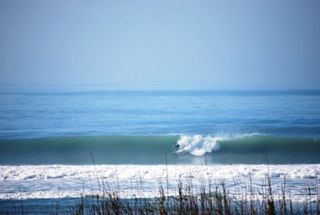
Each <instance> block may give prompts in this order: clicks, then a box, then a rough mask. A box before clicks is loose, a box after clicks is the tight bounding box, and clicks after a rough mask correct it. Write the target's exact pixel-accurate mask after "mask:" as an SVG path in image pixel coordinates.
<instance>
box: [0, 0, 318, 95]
mask: <svg viewBox="0 0 320 215" xmlns="http://www.w3.org/2000/svg"><path fill="white" fill-rule="evenodd" d="M0 84H2V85H32V86H37V85H74V84H76V85H78V84H90V85H91V84H105V85H107V86H115V85H116V86H123V87H125V88H164V89H165V88H172V87H173V88H204V89H207V88H216V87H238V86H244V87H246V86H249V87H274V86H276V87H277V86H282V87H295V88H297V87H298V88H299V87H303V88H309V87H311V88H316V87H318V86H320V1H318V0H306V1H304V0H281V1H279V0H266V1H264V0H261V1H256V0H250V1H243V0H237V1H222V0H221V1H215V0H208V1H206V0H193V1H189V0H180V1H177V0H145V1H140V0H114V1H103V0H101V1H99V0H96V1H80V0H79V1H73V0H68V1H65V0H50V1H49V0H38V1H35V0H19V1H18V0H0ZM120 88H121V87H120Z"/></svg>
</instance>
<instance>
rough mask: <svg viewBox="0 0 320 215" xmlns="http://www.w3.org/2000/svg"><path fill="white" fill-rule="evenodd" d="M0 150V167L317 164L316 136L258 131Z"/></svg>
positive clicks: (10, 145)
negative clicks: (21, 165)
mask: <svg viewBox="0 0 320 215" xmlns="http://www.w3.org/2000/svg"><path fill="white" fill-rule="evenodd" d="M0 148H1V151H0V164H1V165H17V164H19V165H20V164H93V163H97V164H165V163H168V164H204V163H206V164H211V163H244V164H245V163H248V164H251V163H255V164H262V163H274V164H289V163H319V162H320V157H319V151H320V141H319V140H318V139H314V138H306V137H280V136H270V135H259V134H246V135H211V136H210V135H207V136H205V135H164V136H158V135H155V136H92V137H52V138H38V139H16V140H12V139H8V140H0Z"/></svg>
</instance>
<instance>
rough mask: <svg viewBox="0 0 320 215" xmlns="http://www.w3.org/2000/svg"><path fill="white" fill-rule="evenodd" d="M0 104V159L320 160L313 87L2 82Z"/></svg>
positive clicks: (319, 101) (317, 94)
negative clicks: (121, 87)
mask: <svg viewBox="0 0 320 215" xmlns="http://www.w3.org/2000/svg"><path fill="white" fill-rule="evenodd" d="M0 104H1V106H0V147H1V152H0V163H2V164H16V163H18V164H23V163H26V164H29V163H31V164H42V163H44V164H47V163H49V164H51V163H70V164H78V163H79V164H81V163H88V162H89V163H90V162H92V160H91V159H90V156H92V155H90V153H92V154H93V155H94V157H95V158H96V162H98V163H106V164H110V163H112V164H113V163H116V164H119V163H150V164H156V163H164V162H165V161H164V154H166V156H167V158H166V159H168V160H167V161H166V162H169V163H170V162H172V163H189V162H191V161H190V160H193V161H194V158H190V157H192V156H193V157H201V156H202V157H205V159H206V162H209V163H210V162H213V163H215V162H227V163H237V162H239V163H246V162H248V163H257V162H258V163H259V162H271V163H273V162H274V163H279V162H280V163H282V162H285V163H290V162H294V163H297V162H298V163H300V162H301V163H317V162H319V161H320V158H318V154H319V152H320V151H319V149H320V146H319V145H320V142H319V141H318V139H319V137H320V91H319V90H300V91H299V90H289V91H285V90H269V91H265V90H212V91H111V90H104V89H99V88H98V89H97V88H85V89H81V88H78V89H75V88H1V91H0ZM230 145H231V146H230ZM288 152H290V153H289V155H288ZM248 153H249V154H248ZM133 154H134V155H135V156H134V155H133ZM213 154H214V156H213ZM284 154H286V155H288V156H289V157H288V158H287V159H283V155H284ZM302 154H304V155H305V156H302ZM35 155H36V157H35ZM187 155H188V156H187ZM290 155H292V156H291V157H290ZM300 155H301V156H300ZM262 157H263V158H262ZM262 160H263V161H262ZM281 161H282V162H281Z"/></svg>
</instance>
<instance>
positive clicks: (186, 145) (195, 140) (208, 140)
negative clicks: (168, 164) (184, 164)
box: [176, 135, 224, 156]
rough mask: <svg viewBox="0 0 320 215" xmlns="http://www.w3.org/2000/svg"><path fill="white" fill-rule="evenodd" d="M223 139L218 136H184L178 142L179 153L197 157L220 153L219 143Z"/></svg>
mask: <svg viewBox="0 0 320 215" xmlns="http://www.w3.org/2000/svg"><path fill="white" fill-rule="evenodd" d="M223 139H224V138H223V137H216V136H202V135H194V136H188V135H182V136H181V137H180V139H179V140H178V142H177V145H176V146H177V151H176V152H177V153H184V152H188V153H190V154H192V155H195V156H203V155H204V154H206V153H211V152H214V151H218V150H219V148H220V146H219V141H221V140H223Z"/></svg>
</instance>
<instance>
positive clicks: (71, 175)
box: [0, 164, 320, 201]
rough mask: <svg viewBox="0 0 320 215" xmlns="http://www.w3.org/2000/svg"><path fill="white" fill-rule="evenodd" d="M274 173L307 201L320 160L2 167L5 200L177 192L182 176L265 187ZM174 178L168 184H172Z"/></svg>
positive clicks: (0, 191) (234, 188)
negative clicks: (106, 192) (163, 189)
mask: <svg viewBox="0 0 320 215" xmlns="http://www.w3.org/2000/svg"><path fill="white" fill-rule="evenodd" d="M266 176H268V177H271V179H272V182H273V186H274V187H273V189H274V191H275V193H276V194H277V192H278V193H280V192H281V184H282V182H283V180H284V178H286V182H287V184H286V187H287V189H288V190H290V192H291V195H292V199H293V200H294V201H303V200H304V199H302V197H303V198H304V195H303V193H304V192H305V190H307V189H308V187H312V186H314V187H316V186H317V184H318V181H319V179H320V164H299V165H244V164H237V165H218V164H216V165H167V166H166V165H83V166H78V165H40V166H33V165H21V166H0V199H28V198H63V197H79V196H80V195H95V194H99V193H100V190H101V184H102V182H103V184H104V185H105V186H106V187H105V188H106V189H107V190H109V191H110V190H111V191H117V192H118V193H119V195H120V197H122V198H132V197H143V198H149V197H157V196H158V195H159V191H158V190H159V186H161V185H164V186H165V187H166V188H167V189H168V190H167V192H168V193H169V194H171V195H176V194H177V193H176V192H177V190H178V189H177V185H178V181H182V182H184V183H185V184H188V183H190V182H191V181H192V184H193V186H194V188H195V189H196V190H201V189H200V187H201V186H202V185H203V184H209V182H210V183H211V185H213V186H214V184H217V183H220V182H224V183H225V184H226V185H227V186H228V189H229V191H230V193H233V194H236V193H237V192H238V191H239V189H243V186H247V185H248V184H249V178H251V179H252V183H253V186H256V188H257V190H259V186H261V184H262V183H263V181H265V179H266ZM166 183H168V186H167V185H166Z"/></svg>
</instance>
